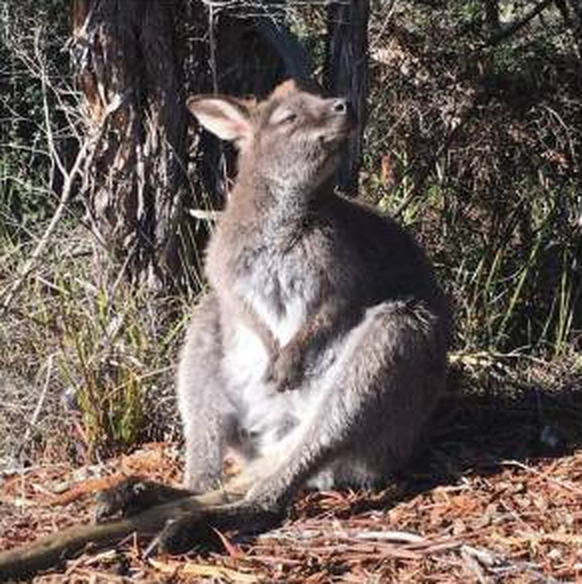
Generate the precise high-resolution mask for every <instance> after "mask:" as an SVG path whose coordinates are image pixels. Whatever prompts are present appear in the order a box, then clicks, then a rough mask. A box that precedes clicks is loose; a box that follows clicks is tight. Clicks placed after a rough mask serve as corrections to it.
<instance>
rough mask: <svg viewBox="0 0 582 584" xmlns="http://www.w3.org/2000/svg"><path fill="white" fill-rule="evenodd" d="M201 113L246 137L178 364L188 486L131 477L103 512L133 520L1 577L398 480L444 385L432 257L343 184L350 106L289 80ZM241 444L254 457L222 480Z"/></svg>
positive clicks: (22, 562) (251, 524)
mask: <svg viewBox="0 0 582 584" xmlns="http://www.w3.org/2000/svg"><path fill="white" fill-rule="evenodd" d="M188 107H189V108H190V111H191V112H192V113H193V114H194V116H195V117H196V118H197V119H198V121H199V123H200V124H201V125H202V126H203V127H204V128H206V129H207V130H209V131H211V132H213V133H215V134H216V135H217V136H218V137H219V138H222V139H224V140H230V141H233V142H234V143H235V144H236V145H237V147H238V149H239V169H238V176H237V179H236V184H235V186H234V188H233V190H232V192H231V194H230V196H229V198H228V202H227V206H226V210H225V212H224V214H223V215H222V217H221V218H220V220H219V223H218V226H217V228H216V230H215V232H214V234H213V236H212V238H211V241H210V244H209V249H208V257H207V262H206V274H207V277H208V281H209V283H210V291H209V292H208V293H207V295H206V296H205V297H204V298H203V299H202V300H201V302H200V303H199V304H198V305H197V307H196V309H195V310H194V314H193V316H192V321H191V324H190V328H189V331H188V334H187V339H186V343H185V345H184V347H183V350H182V353H181V357H180V363H179V367H178V390H177V391H178V402H179V408H180V413H181V416H182V420H183V425H184V434H185V438H186V479H185V485H186V488H187V491H181V490H177V489H170V488H165V489H164V488H160V485H151V484H149V483H147V482H145V483H144V482H141V481H139V480H136V479H131V480H129V481H127V482H126V483H124V484H122V485H120V486H119V487H116V488H114V489H112V490H110V491H107V492H105V493H103V496H102V505H101V507H99V508H98V511H99V513H100V516H101V518H102V519H103V518H109V517H110V516H111V514H112V513H117V512H119V511H121V512H124V513H125V515H126V517H125V518H123V519H119V520H112V521H107V522H105V523H103V524H100V525H94V526H80V527H72V528H70V529H68V530H65V531H63V532H61V533H58V534H55V535H53V536H49V537H47V538H46V539H44V540H40V541H39V542H37V543H36V544H33V545H32V546H30V547H25V548H22V549H17V550H10V551H8V552H4V553H0V580H2V579H6V578H9V577H12V576H14V575H16V576H19V577H20V576H22V575H24V574H32V573H34V571H36V570H39V569H42V568H46V567H49V566H51V565H52V564H53V563H54V562H55V561H58V560H59V559H60V558H62V557H65V556H67V555H71V554H73V553H75V552H76V551H77V550H80V549H83V547H84V546H85V545H86V544H87V543H89V542H91V543H93V544H96V543H101V544H103V543H105V542H109V541H112V540H114V539H119V538H121V537H125V536H126V535H127V534H129V533H131V532H133V531H135V530H137V531H141V532H147V533H151V532H152V531H157V530H158V529H160V528H161V529H162V532H161V534H160V536H159V538H158V540H157V541H158V544H159V547H160V548H162V549H168V550H174V551H178V550H182V549H185V548H188V547H190V546H191V544H192V543H194V542H195V541H197V540H200V539H202V538H205V537H207V536H209V535H211V534H212V531H211V530H210V527H216V528H225V527H235V528H239V529H242V530H257V529H264V528H265V527H266V526H268V525H270V524H271V522H273V521H274V520H279V519H280V517H281V516H282V514H283V512H284V510H285V508H286V506H287V504H288V502H289V500H290V498H291V497H292V496H293V495H294V494H295V493H296V491H297V490H298V489H299V488H301V487H302V486H312V487H319V488H331V487H338V486H352V487H369V486H373V485H376V484H379V483H382V482H383V481H385V480H386V479H387V478H388V477H389V476H390V474H391V473H392V472H393V471H395V470H396V469H398V468H399V467H401V466H402V465H403V464H404V463H406V462H407V460H409V458H410V456H411V453H412V451H413V448H414V447H415V445H416V443H417V442H418V440H419V437H420V433H421V430H422V428H423V426H424V424H425V422H426V420H427V418H428V416H429V415H430V414H431V413H432V412H433V410H434V408H435V405H436V403H437V400H438V398H439V396H440V395H441V394H442V392H443V388H444V384H445V369H446V352H447V347H448V344H449V340H450V336H451V335H450V333H451V317H450V314H449V309H448V304H447V302H446V299H445V296H444V295H443V293H442V292H441V290H440V289H439V287H438V285H437V283H436V280H435V277H434V274H433V271H432V268H431V265H430V263H429V261H428V260H427V258H426V257H425V255H424V253H423V252H422V251H421V249H420V248H419V247H418V246H417V244H416V243H415V242H414V240H413V239H412V237H411V236H410V235H408V234H407V233H406V232H405V231H404V230H402V229H401V228H400V227H398V226H397V225H396V224H395V223H394V222H393V221H391V220H390V219H387V218H383V217H381V216H379V215H377V214H376V213H374V212H372V211H370V210H368V209H366V208H365V207H363V206H360V205H358V204H356V203H354V202H352V201H349V200H346V199H344V198H342V197H340V196H338V195H337V194H335V193H334V191H333V188H332V185H333V175H334V171H335V170H336V168H337V165H338V163H339V161H340V160H341V152H342V146H343V145H344V143H345V141H346V138H347V136H348V135H349V133H350V132H351V131H352V129H353V127H354V124H355V122H354V120H353V116H352V113H351V111H350V106H349V103H348V102H347V101H346V100H345V99H324V98H322V97H319V96H317V95H314V94H312V93H308V92H306V91H302V90H300V89H299V88H298V87H296V86H295V84H294V83H293V82H286V83H284V84H283V85H281V86H280V87H278V88H277V89H276V90H275V91H274V93H273V94H272V95H271V96H270V97H269V98H268V99H267V100H266V101H264V102H261V103H258V104H254V103H251V102H248V101H241V100H238V99H234V98H231V97H221V96H201V97H193V98H191V99H189V100H188ZM227 449H231V450H234V451H236V452H238V455H239V457H240V458H241V459H243V460H244V461H245V462H246V466H245V467H244V468H243V470H242V471H241V473H240V474H239V475H238V476H236V477H235V478H234V479H232V480H230V481H228V482H226V483H225V484H224V485H222V480H223V479H222V467H223V458H224V456H225V453H226V451H227ZM192 493H202V494H199V495H193V494H192ZM175 499H178V500H177V501H176V500H175ZM148 505H153V506H152V507H151V508H150V509H147V510H145V511H142V510H140V509H142V508H143V507H144V506H148ZM132 512H133V513H136V512H137V515H135V516H133V517H127V514H128V513H132Z"/></svg>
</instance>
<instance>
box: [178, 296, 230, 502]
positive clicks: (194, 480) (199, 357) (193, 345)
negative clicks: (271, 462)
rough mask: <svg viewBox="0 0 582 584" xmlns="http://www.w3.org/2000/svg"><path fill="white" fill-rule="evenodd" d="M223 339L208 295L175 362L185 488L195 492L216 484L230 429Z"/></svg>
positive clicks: (215, 486)
mask: <svg viewBox="0 0 582 584" xmlns="http://www.w3.org/2000/svg"><path fill="white" fill-rule="evenodd" d="M221 342H222V341H221V334H220V316H219V311H218V303H217V301H216V298H215V297H214V296H213V295H211V294H209V295H207V296H206V297H205V298H203V299H202V301H201V302H200V303H199V304H198V305H197V306H196V308H195V310H194V313H193V314H192V319H191V322H190V327H189V330H188V336H187V339H186V343H185V345H184V347H183V349H182V353H181V355H180V363H179V366H178V388H177V392H178V406H179V410H180V415H181V417H182V424H183V428H184V438H185V441H186V469H185V479H184V486H185V487H186V488H187V489H189V490H191V491H194V492H198V493H200V492H205V491H208V490H211V489H215V488H218V487H219V486H220V482H221V472H222V460H223V453H224V446H225V441H226V439H227V434H228V432H229V429H228V423H229V414H228V411H229V407H228V404H227V403H226V400H225V394H224V385H223V381H222V379H221V374H220V371H221V363H220V360H221V353H222V347H221Z"/></svg>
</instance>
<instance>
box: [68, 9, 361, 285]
mask: <svg viewBox="0 0 582 584" xmlns="http://www.w3.org/2000/svg"><path fill="white" fill-rule="evenodd" d="M245 6H246V5H245V4H244V3H243V4H239V3H231V4H216V3H205V2H204V0H147V1H144V0H74V2H73V5H72V17H73V30H74V38H75V43H74V49H73V56H74V58H75V60H76V67H77V72H78V80H79V84H80V87H81V90H82V92H83V94H84V97H85V100H86V106H87V107H86V110H85V112H84V114H85V120H86V124H87V127H88V133H89V135H90V136H92V137H93V139H94V140H95V144H96V146H95V148H94V150H93V152H92V155H91V158H90V164H89V168H88V171H87V175H86V177H85V180H86V183H87V185H88V191H89V194H88V200H89V204H88V210H89V216H90V222H91V225H92V227H93V229H94V231H95V233H96V234H97V235H98V236H99V238H100V239H101V241H102V242H103V243H104V247H105V249H106V250H108V251H109V252H110V253H112V254H113V255H114V256H115V257H117V258H118V259H121V260H122V261H123V265H124V268H125V270H126V272H127V275H128V276H129V278H130V280H131V281H133V282H138V283H139V282H146V283H147V284H148V285H149V286H151V287H154V288H163V289H164V290H172V289H174V290H175V289H180V288H183V287H184V286H185V285H188V284H189V285H192V284H193V283H194V284H196V285H198V284H199V283H200V281H201V280H200V278H199V274H200V268H201V264H202V261H201V257H202V253H201V252H202V250H203V249H204V246H205V243H206V239H207V236H208V219H206V220H205V219H204V218H202V219H200V216H201V213H200V211H204V210H215V209H219V208H220V207H221V204H222V200H223V197H224V195H225V193H227V192H228V190H229V186H230V180H231V179H232V178H233V176H234V173H235V171H234V164H233V161H234V158H235V155H234V152H233V151H232V149H231V148H230V147H229V146H225V145H223V144H221V143H219V142H218V141H217V140H216V139H215V138H214V137H212V136H210V135H208V134H206V133H205V132H199V131H198V130H197V129H196V124H195V122H194V121H193V120H192V118H190V117H189V114H188V112H187V110H186V108H185V106H184V103H185V99H186V97H187V96H188V95H191V94H196V93H211V92H220V93H228V94H233V95H239V96H241V95H249V94H253V95H256V96H257V97H264V96H266V95H267V94H268V93H270V91H271V90H272V89H273V88H274V87H275V85H276V84H277V83H279V82H280V81H282V80H283V79H285V78H288V77H293V78H295V79H297V80H299V81H301V82H303V83H306V82H308V80H309V79H310V67H309V63H308V58H307V56H306V54H305V52H304V51H303V48H302V47H301V45H300V44H299V43H298V41H297V40H296V39H295V37H294V36H293V35H292V34H291V33H290V32H289V31H288V29H287V28H286V22H285V15H286V13H285V1H284V0H271V1H270V2H264V3H263V4H261V5H260V6H259V5H257V6H255V5H253V8H252V11H251V12H249V11H250V10H251V9H250V8H249V7H248V6H247V7H245ZM329 14H330V29H329V30H330V42H329V51H328V74H327V75H326V81H327V87H328V89H329V90H330V91H331V92H333V93H334V94H342V95H348V96H349V97H350V98H351V100H352V102H353V104H354V105H355V108H356V111H357V112H358V115H359V117H360V119H361V120H362V122H363V121H364V118H365V97H366V86H367V67H366V57H367V38H366V28H367V19H368V1H367V0H365V1H364V0H361V1H360V0H358V1H356V0H352V2H351V4H350V5H348V6H345V5H338V6H332V7H331V8H329ZM362 125H363V124H362ZM360 153H361V132H360V133H359V134H358V135H357V136H355V137H354V139H353V140H352V142H351V143H350V148H349V154H348V158H347V162H346V165H344V167H343V168H342V172H341V174H340V177H339V179H340V183H341V186H342V188H343V189H344V190H348V191H350V192H352V193H353V192H355V190H356V188H357V171H358V167H359V162H360Z"/></svg>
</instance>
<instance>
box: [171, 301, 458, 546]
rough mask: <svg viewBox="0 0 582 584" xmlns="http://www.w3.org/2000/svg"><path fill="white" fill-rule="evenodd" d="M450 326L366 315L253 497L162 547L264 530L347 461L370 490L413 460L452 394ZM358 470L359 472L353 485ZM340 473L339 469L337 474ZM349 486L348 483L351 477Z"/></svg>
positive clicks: (401, 315)
mask: <svg viewBox="0 0 582 584" xmlns="http://www.w3.org/2000/svg"><path fill="white" fill-rule="evenodd" d="M447 327H448V321H446V319H445V318H442V319H441V318H439V317H438V316H436V315H435V314H434V313H433V312H431V311H429V310H428V309H427V308H426V307H425V306H424V305H423V304H421V303H418V302H417V303H412V302H410V303H407V302H404V301H402V302H391V303H386V304H382V305H379V306H376V307H374V308H372V309H370V310H368V311H367V313H366V316H365V317H364V319H363V321H362V323H361V324H359V325H358V326H357V327H355V328H354V329H353V330H352V331H351V332H350V333H349V335H348V337H347V339H346V340H345V342H344V343H343V344H342V346H341V347H340V348H339V350H338V355H337V359H336V361H335V363H334V365H332V367H331V368H330V370H329V371H328V373H326V375H325V376H324V377H323V378H322V379H321V383H322V384H323V387H322V388H321V397H320V400H319V401H318V403H317V405H316V407H314V408H313V409H312V410H311V411H310V413H309V416H308V417H307V418H306V419H305V420H303V421H302V423H301V424H300V426H298V427H297V428H296V430H295V431H294V432H293V433H292V434H290V435H289V438H288V440H289V441H288V442H286V445H285V448H282V449H281V452H280V454H279V455H278V456H272V457H271V458H270V460H269V463H268V464H263V465H261V464H258V463H259V461H257V464H256V468H257V469H258V470H259V472H258V473H257V476H256V482H255V483H254V485H253V486H252V487H251V488H250V490H249V491H248V493H247V496H246V497H245V498H244V499H243V500H241V501H237V502H235V503H232V504H229V505H227V506H223V507H217V508H214V509H211V510H209V511H208V512H206V513H203V514H202V515H201V516H198V517H196V518H193V519H192V521H190V522H188V520H187V519H186V518H185V519H184V520H183V525H184V527H185V529H184V530H182V531H180V537H179V538H178V537H177V533H178V531H179V530H177V528H178V527H179V524H174V525H172V526H171V528H168V530H165V531H164V532H163V533H162V535H161V545H162V547H163V548H165V549H172V546H173V545H174V543H177V545H178V546H179V547H180V548H182V549H183V547H184V545H185V541H186V540H187V539H188V540H189V541H190V542H191V543H193V542H195V541H196V540H197V533H204V525H207V524H208V523H210V524H213V525H214V524H216V525H227V526H228V527H239V528H240V527H242V528H245V527H246V526H249V525H250V526H252V525H254V524H258V525H261V523H262V522H263V521H267V520H269V519H273V518H276V517H279V516H280V514H281V512H282V511H283V510H284V509H285V506H286V505H287V504H288V502H289V499H290V498H291V497H292V496H293V494H294V493H295V492H296V490H297V489H298V488H300V487H301V486H302V485H303V484H305V483H306V481H307V480H308V479H309V478H310V477H312V476H314V475H316V474H317V473H318V472H319V471H320V470H322V469H325V468H326V467H327V469H330V470H331V471H332V472H333V469H334V467H336V464H338V463H339V462H340V461H344V462H345V466H343V467H342V468H341V472H340V473H339V474H340V475H342V476H339V475H338V478H339V479H340V480H341V481H342V482H351V483H353V484H355V485H358V484H360V485H361V484H363V485H365V486H367V485H368V484H369V483H370V482H377V480H378V477H381V476H383V477H387V476H388V475H389V474H390V473H391V472H392V471H394V470H395V469H397V468H398V467H400V466H402V465H403V464H404V463H405V462H406V461H407V460H408V459H409V457H410V455H411V453H412V450H413V448H414V446H415V443H416V440H417V438H418V436H419V433H420V431H421V429H422V427H423V425H424V422H425V421H426V419H427V417H428V416H429V414H430V413H431V412H432V410H433V409H434V406H435V405H436V402H437V400H438V397H439V395H440V393H441V392H442V390H443V388H444V379H445V354H446V346H447V340H448V329H447ZM350 464H354V465H355V466H356V465H357V468H358V470H357V472H354V473H352V476H350V473H349V468H345V467H347V466H349V465H350ZM336 468H337V467H336ZM346 476H347V478H348V479H349V480H348V481H345V478H346Z"/></svg>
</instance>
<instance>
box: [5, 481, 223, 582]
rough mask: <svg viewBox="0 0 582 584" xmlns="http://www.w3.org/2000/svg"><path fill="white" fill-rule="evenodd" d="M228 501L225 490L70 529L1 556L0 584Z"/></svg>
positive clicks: (146, 532)
mask: <svg viewBox="0 0 582 584" xmlns="http://www.w3.org/2000/svg"><path fill="white" fill-rule="evenodd" d="M226 502H232V498H229V495H228V494H227V493H226V491H224V490H222V489H219V490H216V491H210V492H209V493H206V494H204V495H199V496H187V497H185V498H183V499H179V500H177V501H171V502H169V503H164V504H163V505H156V506H155V507H151V508H150V509H147V510H146V511H143V512H141V513H138V514H137V515H133V516H132V517H128V518H125V519H120V520H118V521H109V522H107V523H101V524H96V525H76V526H74V527H70V528H69V529H65V530H64V531H61V532H59V533H55V534H52V535H48V536H46V537H43V538H41V539H39V540H37V541H36V542H33V543H32V544H30V545H25V546H23V547H20V548H16V549H13V550H8V551H6V552H2V553H0V582H4V581H7V580H10V579H13V578H24V577H28V576H32V575H33V574H35V573H37V572H39V571H41V570H48V569H49V568H52V567H54V566H56V565H58V564H59V563H60V562H62V561H63V560H65V559H67V558H71V557H73V556H74V555H76V554H78V553H79V552H81V551H82V550H83V549H84V548H85V547H86V546H87V545H88V544H92V545H93V546H96V547H97V546H98V547H103V546H104V545H107V544H110V543H113V542H115V541H119V540H120V539H123V538H124V537H127V536H128V535H130V534H131V533H133V532H137V533H139V534H142V535H153V534H156V533H157V532H158V531H160V530H161V529H162V528H163V527H164V525H165V524H166V523H167V521H168V520H171V519H179V518H181V517H185V516H192V515H193V514H195V513H202V512H203V510H205V509H209V508H216V507H217V506H219V505H221V504H224V503H226Z"/></svg>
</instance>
